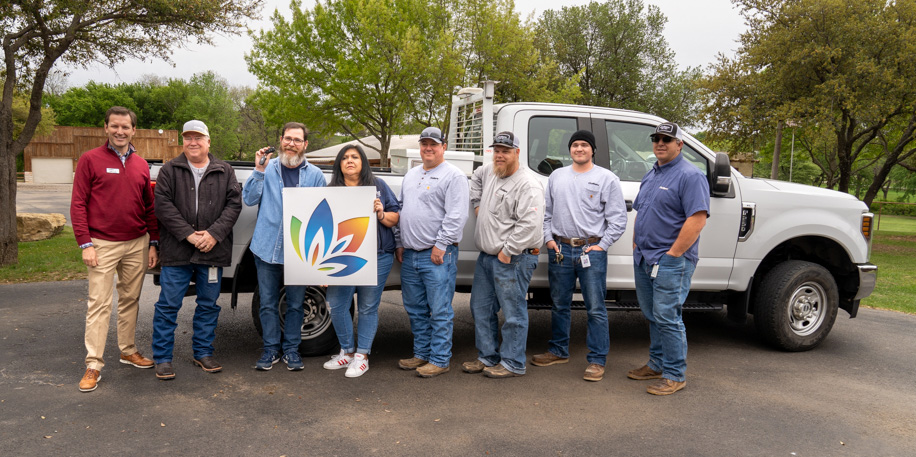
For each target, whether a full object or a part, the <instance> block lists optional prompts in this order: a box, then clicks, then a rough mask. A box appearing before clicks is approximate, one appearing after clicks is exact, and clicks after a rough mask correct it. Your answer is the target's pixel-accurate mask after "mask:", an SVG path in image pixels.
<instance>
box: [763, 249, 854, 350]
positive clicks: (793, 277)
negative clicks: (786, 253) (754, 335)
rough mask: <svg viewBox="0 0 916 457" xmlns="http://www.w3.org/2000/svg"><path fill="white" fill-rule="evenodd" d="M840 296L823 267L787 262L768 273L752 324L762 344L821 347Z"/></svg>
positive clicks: (830, 325) (787, 346)
mask: <svg viewBox="0 0 916 457" xmlns="http://www.w3.org/2000/svg"><path fill="white" fill-rule="evenodd" d="M838 304H839V294H838V292H837V286H836V281H834V279H833V276H832V275H831V274H830V272H829V271H827V269H826V268H824V267H822V266H820V265H818V264H816V263H811V262H805V261H801V260H790V261H787V262H783V263H781V264H779V265H777V266H776V267H775V268H773V269H772V270H770V271H769V272H768V273H767V274H766V276H764V278H763V281H762V282H761V283H760V285H759V287H758V288H757V292H756V294H755V298H754V325H755V326H756V327H757V331H758V332H760V334H761V336H762V337H763V339H764V341H766V342H767V343H769V344H771V345H773V346H776V347H778V348H780V349H783V350H786V351H807V350H809V349H812V348H814V347H816V346H817V345H818V344H820V343H821V342H822V341H823V340H824V338H826V337H827V334H828V333H830V329H831V328H833V322H834V321H835V320H836V314H837V307H838Z"/></svg>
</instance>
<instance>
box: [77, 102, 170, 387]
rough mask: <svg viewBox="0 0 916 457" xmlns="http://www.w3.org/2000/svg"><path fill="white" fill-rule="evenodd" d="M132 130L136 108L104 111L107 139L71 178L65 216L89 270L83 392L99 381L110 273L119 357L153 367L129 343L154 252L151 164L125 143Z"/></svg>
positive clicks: (85, 155)
mask: <svg viewBox="0 0 916 457" xmlns="http://www.w3.org/2000/svg"><path fill="white" fill-rule="evenodd" d="M136 131H137V115H136V114H134V112H133V111H131V110H129V109H127V108H124V107H120V106H114V107H112V108H110V109H109V110H108V111H107V112H106V113H105V133H107V134H108V141H107V142H106V143H105V145H104V146H100V147H98V148H95V149H92V150H90V151H87V152H85V153H83V155H82V156H80V159H79V162H78V163H77V165H76V174H75V175H74V176H73V196H72V198H71V201H70V220H71V222H72V223H73V234H74V235H75V236H76V242H77V243H79V246H80V248H81V249H82V250H83V263H85V264H86V266H87V267H88V268H89V310H88V312H87V314H86V352H87V354H86V373H85V374H84V375H83V378H82V379H81V380H80V383H79V389H80V391H82V392H91V391H93V390H95V389H96V387H98V382H99V380H101V379H102V375H101V370H102V367H103V366H104V365H105V362H104V361H103V360H102V355H103V354H104V352H105V340H106V338H107V336H108V321H109V316H110V315H111V305H112V282H113V280H114V276H115V273H117V275H118V286H117V287H118V347H119V348H120V349H121V363H125V364H128V365H133V366H135V367H137V368H152V367H153V361H152V360H150V359H147V358H146V357H143V356H142V355H141V354H140V353H139V352H137V347H136V345H135V344H134V333H135V330H136V327H137V312H138V311H139V309H140V306H139V305H140V303H139V300H140V289H141V287H142V286H143V276H144V274H146V269H147V268H152V267H154V266H155V265H156V263H157V262H158V257H159V256H158V253H157V252H156V244H158V242H159V228H158V225H157V223H156V214H155V213H154V212H153V190H152V188H151V187H150V176H149V165H148V164H147V162H146V160H144V159H143V158H142V157H140V156H138V155H137V154H136V153H135V152H136V150H135V149H134V146H133V145H132V144H131V143H130V140H131V139H132V138H133V136H134V134H135V133H136Z"/></svg>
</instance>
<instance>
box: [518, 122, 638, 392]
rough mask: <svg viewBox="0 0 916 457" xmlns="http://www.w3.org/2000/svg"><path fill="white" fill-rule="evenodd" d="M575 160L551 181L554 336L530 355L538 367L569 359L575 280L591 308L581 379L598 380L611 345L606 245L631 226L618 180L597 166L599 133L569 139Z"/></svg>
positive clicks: (548, 227) (548, 233) (547, 229)
mask: <svg viewBox="0 0 916 457" xmlns="http://www.w3.org/2000/svg"><path fill="white" fill-rule="evenodd" d="M569 155H570V157H571V158H572V162H573V163H572V164H571V165H569V166H568V167H563V168H560V169H558V170H555V171H554V172H553V173H552V174H551V175H550V179H549V180H548V181H547V196H546V201H547V203H546V205H545V215H544V238H545V240H547V249H548V251H549V257H550V263H549V264H548V265H547V277H548V280H549V281H550V299H551V301H552V302H553V307H552V308H551V338H550V342H549V343H548V348H547V352H545V353H543V354H538V355H536V356H534V357H532V358H531V364H532V365H535V366H539V367H543V366H548V365H554V364H557V363H566V362H568V361H569V331H570V306H571V304H572V296H573V292H574V291H575V288H576V279H578V280H579V288H580V289H581V290H582V298H583V299H584V301H585V307H586V308H587V310H588V330H587V333H586V338H585V343H586V346H588V355H587V356H586V360H587V361H588V367H586V369H585V375H584V376H583V379H585V380H586V381H600V380H601V379H602V378H603V377H604V365H605V362H606V360H607V353H608V350H609V348H610V344H611V343H610V335H609V332H608V322H607V307H606V306H605V304H604V297H605V295H606V294H607V288H606V286H607V252H606V251H607V249H608V248H609V247H610V246H611V245H612V244H614V243H615V242H617V240H618V239H620V236H621V235H623V232H624V230H625V229H626V227H627V208H626V203H625V202H624V199H623V193H622V192H621V190H620V179H618V178H617V175H615V174H614V173H612V172H611V171H610V170H608V169H606V168H602V167H599V166H596V165H595V163H594V160H593V157H594V156H595V135H593V134H592V132H589V131H588V130H579V131H578V132H576V133H573V135H572V137H571V138H570V139H569Z"/></svg>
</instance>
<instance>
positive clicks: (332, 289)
mask: <svg viewBox="0 0 916 457" xmlns="http://www.w3.org/2000/svg"><path fill="white" fill-rule="evenodd" d="M392 263H394V254H391V253H387V254H379V255H378V280H377V281H376V285H374V286H328V293H327V299H328V306H330V307H331V321H332V322H333V323H334V331H336V332H337V340H338V341H340V348H341V349H343V351H344V352H346V353H347V354H350V353H352V352H358V353H360V354H369V353H370V352H371V351H372V340H374V339H375V331H376V330H377V329H378V305H379V302H381V300H382V292H383V291H384V290H385V281H387V280H388V273H390V272H391V265H392ZM354 293H356V310H357V312H358V313H359V319H358V320H357V321H356V341H355V342H354V341H353V319H352V318H351V317H350V302H351V300H352V299H353V294H354Z"/></svg>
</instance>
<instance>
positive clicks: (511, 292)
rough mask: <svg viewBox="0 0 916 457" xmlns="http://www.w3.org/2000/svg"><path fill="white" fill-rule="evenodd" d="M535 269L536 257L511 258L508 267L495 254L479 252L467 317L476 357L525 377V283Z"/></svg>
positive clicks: (521, 256) (526, 314)
mask: <svg viewBox="0 0 916 457" xmlns="http://www.w3.org/2000/svg"><path fill="white" fill-rule="evenodd" d="M537 266H538V256H536V255H533V254H519V255H514V256H512V258H511V261H510V262H509V263H508V264H504V263H502V262H500V261H499V258H497V256H495V255H490V254H487V253H484V252H481V253H480V255H479V256H477V266H476V267H475V268H474V285H473V286H472V289H471V316H472V317H473V318H474V341H475V343H476V344H477V358H478V360H480V361H481V362H483V364H484V365H486V366H488V367H492V366H493V365H496V364H497V363H499V364H502V366H504V367H506V369H507V370H509V371H511V372H513V373H517V374H525V347H526V346H527V343H528V300H527V298H528V297H527V296H528V283H529V282H531V275H532V273H534V269H535V268H537ZM500 308H502V310H503V316H504V317H505V322H503V328H502V336H503V342H502V344H499V328H498V326H499V314H498V313H499V310H500Z"/></svg>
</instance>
